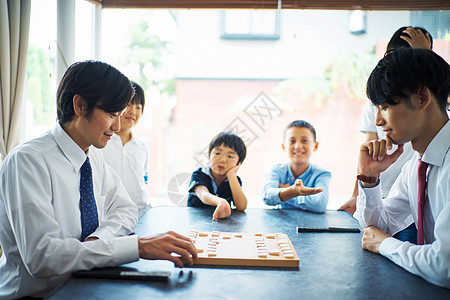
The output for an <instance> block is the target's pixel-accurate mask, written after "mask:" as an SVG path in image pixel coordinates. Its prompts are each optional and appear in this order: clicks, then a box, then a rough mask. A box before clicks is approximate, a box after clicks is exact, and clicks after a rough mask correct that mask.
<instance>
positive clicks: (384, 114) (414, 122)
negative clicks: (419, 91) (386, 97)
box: [375, 94, 421, 144]
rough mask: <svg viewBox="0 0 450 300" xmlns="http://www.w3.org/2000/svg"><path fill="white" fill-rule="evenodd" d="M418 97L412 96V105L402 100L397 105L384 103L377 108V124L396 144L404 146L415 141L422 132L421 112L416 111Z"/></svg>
mask: <svg viewBox="0 0 450 300" xmlns="http://www.w3.org/2000/svg"><path fill="white" fill-rule="evenodd" d="M416 97H418V96H417V95H415V94H413V95H411V103H406V102H405V101H404V100H401V101H400V102H399V103H398V104H396V105H389V104H387V103H383V104H381V105H379V106H377V115H376V120H375V124H376V125H377V126H381V128H382V129H383V131H384V132H385V133H386V136H387V137H389V138H390V139H392V142H393V143H394V144H404V143H407V142H409V141H412V140H414V139H415V134H416V133H418V132H420V130H419V129H420V127H421V125H420V124H421V122H420V118H418V116H419V115H418V114H419V113H420V110H418V109H415V106H416V102H417V101H419V100H418V99H415V98H416Z"/></svg>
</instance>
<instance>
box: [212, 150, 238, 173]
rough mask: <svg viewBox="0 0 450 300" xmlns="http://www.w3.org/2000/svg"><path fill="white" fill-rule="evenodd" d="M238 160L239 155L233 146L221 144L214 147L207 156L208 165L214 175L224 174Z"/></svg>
mask: <svg viewBox="0 0 450 300" xmlns="http://www.w3.org/2000/svg"><path fill="white" fill-rule="evenodd" d="M238 161H239V155H238V154H237V152H236V151H235V150H233V148H230V147H228V146H225V144H222V145H220V146H217V147H214V148H213V149H212V151H211V155H210V156H209V165H210V167H211V173H212V174H214V175H221V176H223V175H226V174H227V172H228V171H229V170H230V169H231V168H232V167H234V166H236V165H237V163H238Z"/></svg>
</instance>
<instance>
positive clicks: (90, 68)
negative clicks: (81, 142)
mask: <svg viewBox="0 0 450 300" xmlns="http://www.w3.org/2000/svg"><path fill="white" fill-rule="evenodd" d="M133 94H134V91H133V88H132V86H131V83H130V80H129V79H128V78H127V77H126V76H125V75H123V74H122V73H121V72H120V71H119V70H117V69H116V68H114V67H112V66H111V65H109V64H107V63H104V62H101V61H94V60H87V61H83V62H76V63H74V64H72V65H71V66H70V67H69V68H68V69H67V70H66V72H65V73H64V76H63V78H62V79H61V82H60V84H59V87H58V92H57V94H56V98H57V115H58V120H59V122H60V123H62V124H67V123H70V122H71V121H72V120H73V118H74V116H75V111H74V109H73V97H74V96H75V95H80V96H81V97H83V99H84V100H85V101H86V103H87V105H88V106H87V117H88V118H89V117H90V116H91V115H92V112H93V111H94V109H95V108H96V107H98V108H99V109H101V110H103V111H105V112H108V113H115V112H119V111H122V110H123V109H124V108H125V107H127V105H128V103H129V102H130V99H131V97H132V96H133Z"/></svg>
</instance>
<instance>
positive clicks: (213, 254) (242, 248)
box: [188, 230, 299, 268]
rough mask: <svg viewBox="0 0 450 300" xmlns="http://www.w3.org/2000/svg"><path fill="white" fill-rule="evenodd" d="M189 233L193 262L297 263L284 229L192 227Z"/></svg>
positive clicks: (197, 263) (280, 264) (292, 264)
mask: <svg viewBox="0 0 450 300" xmlns="http://www.w3.org/2000/svg"><path fill="white" fill-rule="evenodd" d="M188 237H189V238H190V239H191V241H192V242H193V243H194V245H195V247H196V248H197V255H198V258H197V260H196V261H195V262H194V265H222V266H260V267H288V268H298V267H299V259H298V256H297V253H296V252H295V249H294V247H293V246H292V243H291V241H290V240H289V237H288V236H287V235H286V234H283V233H275V234H263V233H236V232H219V231H212V232H202V231H196V230H191V231H190V232H189V233H188Z"/></svg>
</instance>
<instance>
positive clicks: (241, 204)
mask: <svg viewBox="0 0 450 300" xmlns="http://www.w3.org/2000/svg"><path fill="white" fill-rule="evenodd" d="M246 154H247V149H246V147H245V144H244V141H243V140H242V139H241V138H240V137H239V136H237V135H235V134H233V133H231V132H221V133H219V134H218V135H217V136H215V137H214V138H213V140H212V141H211V143H210V144H209V148H208V155H209V165H208V166H207V167H205V168H201V167H200V168H198V169H197V170H196V171H195V172H194V173H193V174H192V177H191V183H190V185H189V197H188V203H187V205H188V206H192V207H209V206H216V209H215V211H214V214H213V220H216V219H220V218H226V217H228V216H230V215H231V206H230V205H231V203H232V202H233V203H234V205H235V206H236V209H237V210H240V211H244V210H245V209H246V208H247V198H246V197H245V194H244V192H243V191H242V188H241V185H242V181H241V179H240V178H239V177H238V176H236V173H237V171H238V170H239V167H240V166H241V164H242V162H243V161H244V159H245V156H246Z"/></svg>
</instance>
